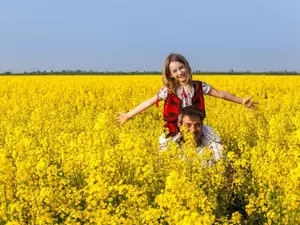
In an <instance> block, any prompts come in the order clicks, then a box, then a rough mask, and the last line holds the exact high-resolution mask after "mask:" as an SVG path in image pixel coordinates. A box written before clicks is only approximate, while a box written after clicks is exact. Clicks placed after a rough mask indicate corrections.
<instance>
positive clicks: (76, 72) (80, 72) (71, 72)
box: [0, 70, 300, 76]
mask: <svg viewBox="0 0 300 225" xmlns="http://www.w3.org/2000/svg"><path fill="white" fill-rule="evenodd" d="M149 74H151V75H161V71H127V72H125V71H93V70H89V71H87V70H61V71H53V70H51V71H45V70H44V71H40V70H38V71H31V72H27V71H24V72H23V73H13V72H11V71H7V72H4V73H0V75H2V76H7V75H8V76H9V75H20V76H22V75H24V76H27V75H149ZM193 74H194V75H197V74H204V75H247V74H249V75H250V74H251V75H300V72H297V71H287V70H284V71H267V72H251V71H234V70H230V71H226V72H208V71H200V70H196V71H193Z"/></svg>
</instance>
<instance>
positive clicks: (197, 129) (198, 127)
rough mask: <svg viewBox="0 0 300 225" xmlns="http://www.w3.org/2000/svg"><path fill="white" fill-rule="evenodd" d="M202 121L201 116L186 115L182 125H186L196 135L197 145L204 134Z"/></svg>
mask: <svg viewBox="0 0 300 225" xmlns="http://www.w3.org/2000/svg"><path fill="white" fill-rule="evenodd" d="M202 125H203V124H202V121H201V119H200V118H199V117H197V116H196V117H190V116H184V117H183V118H182V126H185V127H186V128H187V130H188V132H191V133H193V134H194V136H195V141H196V143H197V145H199V144H200V138H201V135H202Z"/></svg>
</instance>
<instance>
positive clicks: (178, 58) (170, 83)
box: [162, 53, 192, 94]
mask: <svg viewBox="0 0 300 225" xmlns="http://www.w3.org/2000/svg"><path fill="white" fill-rule="evenodd" d="M171 62H180V63H182V64H183V65H184V66H185V67H186V68H187V70H188V73H189V78H188V81H187V82H188V83H189V84H190V85H191V83H192V70H191V67H190V65H189V63H188V61H187V60H186V59H185V58H184V57H183V56H182V55H180V54H178V53H171V54H170V55H168V56H167V58H166V60H165V63H164V66H163V71H162V80H163V83H164V85H165V86H166V87H167V88H168V90H169V91H170V92H172V93H175V94H176V92H177V89H178V87H179V86H180V84H179V82H177V81H176V80H175V79H174V78H172V77H171V71H170V67H169V66H170V63H171Z"/></svg>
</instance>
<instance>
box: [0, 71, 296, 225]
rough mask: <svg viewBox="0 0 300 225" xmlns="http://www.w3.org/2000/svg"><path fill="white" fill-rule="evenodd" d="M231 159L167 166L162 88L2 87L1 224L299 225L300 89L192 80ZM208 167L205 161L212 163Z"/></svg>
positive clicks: (292, 82)
mask: <svg viewBox="0 0 300 225" xmlns="http://www.w3.org/2000/svg"><path fill="white" fill-rule="evenodd" d="M194 79H198V80H203V81H205V82H207V83H209V84H211V85H212V86H214V87H216V88H217V89H221V90H226V91H228V92H231V93H234V94H236V95H238V96H241V97H248V96H250V95H253V96H254V101H258V102H259V108H258V109H257V110H250V111H248V110H247V109H246V108H245V107H243V106H241V105H237V104H234V103H231V102H227V101H224V100H220V99H216V98H213V97H210V96H207V97H205V101H206V108H207V117H206V119H205V123H206V124H208V125H210V126H211V127H213V128H214V130H216V131H217V132H218V133H219V135H220V137H221V139H222V142H223V146H224V149H225V153H226V156H227V157H226V158H224V160H221V161H219V162H218V163H216V164H214V165H213V166H212V167H205V166H203V164H202V162H203V160H202V159H201V160H199V156H197V155H195V154H193V152H190V153H189V154H188V159H187V160H182V158H180V157H178V155H179V154H180V151H183V150H182V149H178V148H177V147H176V146H171V147H170V149H169V151H165V152H163V153H162V154H158V137H159V136H160V135H161V133H162V127H163V124H164V123H163V120H162V111H163V103H161V104H160V105H159V107H158V108H156V107H155V106H154V107H152V108H150V109H148V110H147V111H145V112H143V113H142V114H140V115H137V116H136V117H135V118H133V119H131V120H130V121H128V122H127V123H125V124H123V125H119V124H116V123H115V121H114V118H115V117H116V116H117V113H118V112H125V111H128V110H131V109H132V108H134V107H135V106H136V105H138V104H139V103H140V102H141V101H143V100H145V99H147V98H150V97H152V96H153V95H155V93H157V91H158V90H159V89H160V88H161V86H162V82H161V78H160V77H159V76H70V77H64V76H57V77H49V76H47V77H22V76H19V77H17V76H16V77H0V165H1V166H0V224H300V192H299V190H300V94H299V90H300V77H296V76H294V77H293V76H281V77H280V76H194ZM203 157H205V156H203Z"/></svg>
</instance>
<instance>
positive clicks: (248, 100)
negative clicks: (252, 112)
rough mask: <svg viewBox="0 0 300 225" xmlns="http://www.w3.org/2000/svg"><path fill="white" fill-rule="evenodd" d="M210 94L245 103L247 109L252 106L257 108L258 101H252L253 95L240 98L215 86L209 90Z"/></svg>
mask: <svg viewBox="0 0 300 225" xmlns="http://www.w3.org/2000/svg"><path fill="white" fill-rule="evenodd" d="M207 94H208V95H211V96H214V97H217V98H221V99H224V100H227V101H231V102H235V103H238V104H242V105H244V106H245V107H246V108H247V109H251V108H256V107H257V106H256V105H257V104H258V103H257V102H253V101H251V99H252V97H253V96H251V97H248V98H239V97H237V96H235V95H233V94H230V93H228V92H226V91H222V90H217V89H215V88H213V87H211V88H210V90H209V92H208V93H207Z"/></svg>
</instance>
